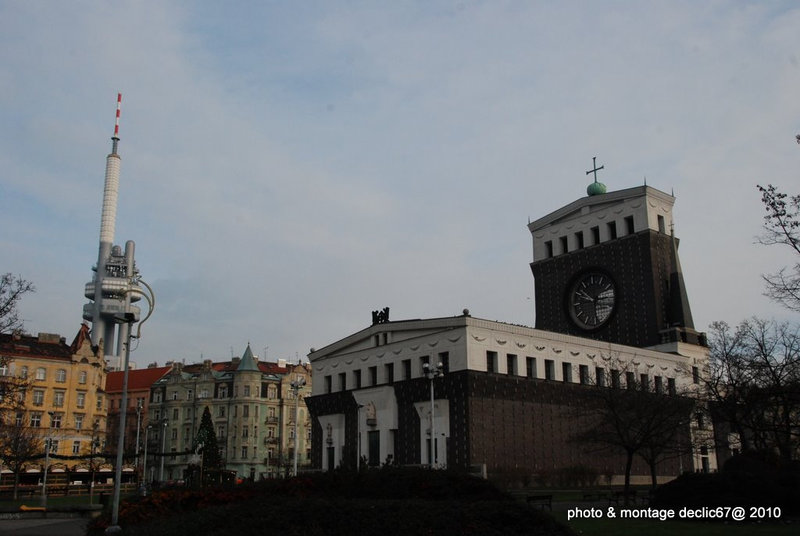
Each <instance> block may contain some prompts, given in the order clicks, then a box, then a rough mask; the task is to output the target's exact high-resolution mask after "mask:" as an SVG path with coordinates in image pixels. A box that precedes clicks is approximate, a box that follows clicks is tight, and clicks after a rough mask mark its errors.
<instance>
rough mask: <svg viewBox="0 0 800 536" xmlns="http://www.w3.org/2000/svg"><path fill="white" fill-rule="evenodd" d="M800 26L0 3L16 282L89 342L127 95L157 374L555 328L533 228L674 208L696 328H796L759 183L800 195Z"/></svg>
mask: <svg viewBox="0 0 800 536" xmlns="http://www.w3.org/2000/svg"><path fill="white" fill-rule="evenodd" d="M798 28H800V4H798V3H797V2H794V1H784V2H781V1H772V2H755V1H753V2H745V1H705V2H697V1H695V0H686V1H680V0H678V1H674V0H671V1H664V2H657V1H653V2H638V1H630V2H625V1H620V2H617V1H607V2H595V1H583V2H579V1H573V2H570V1H565V2H544V1H542V2H535V1H470V0H464V1H437V0H428V1H419V2H412V1H397V2H381V1H363V2H362V1H344V0H342V1H307V2H304V1H298V2H276V1H252V2H249V1H237V2H213V1H186V2H180V1H165V2H156V1H141V2H125V1H120V2H89V1H76V2H57V1H55V0H53V1H44V0H42V1H32V2H23V1H14V0H0V202H2V210H0V229H2V231H0V273H5V272H12V273H14V274H19V275H21V276H23V277H24V278H25V279H28V280H30V281H32V282H33V283H34V284H35V285H36V289H37V290H36V293H35V294H30V295H27V296H25V298H24V300H23V302H22V303H21V305H20V312H21V316H22V318H23V319H24V321H25V328H26V330H27V331H29V332H31V333H37V332H49V333H60V334H61V335H63V336H65V337H67V339H68V341H69V340H72V338H73V337H74V335H75V334H76V333H77V331H78V328H79V326H80V323H81V321H82V318H81V313H82V306H83V304H84V303H86V302H87V300H86V298H84V297H83V291H84V285H85V284H86V283H87V282H89V281H90V280H91V276H92V272H91V267H92V266H93V265H94V264H95V262H96V260H97V247H98V239H99V227H100V208H101V204H102V195H103V182H104V173H105V158H106V155H107V154H108V153H109V152H110V150H111V141H110V138H111V135H112V134H113V128H114V116H115V112H116V97H117V93H118V92H121V93H122V95H123V97H122V117H121V122H120V138H121V141H120V143H119V153H120V155H121V158H122V164H121V176H120V191H119V202H118V213H117V222H116V236H115V243H118V244H124V243H125V242H126V241H127V240H134V241H135V242H136V261H137V265H138V268H139V270H140V272H141V274H142V277H143V279H144V281H146V282H147V283H148V284H149V285H151V286H152V287H153V289H154V291H155V294H156V307H155V311H154V313H153V316H152V317H151V318H150V319H149V320H148V321H147V322H146V323H145V324H144V325H143V326H142V337H141V339H140V340H139V341H138V345H137V347H136V348H135V351H134V352H133V354H132V360H133V361H134V362H135V363H137V366H146V365H147V364H149V363H153V362H157V363H159V364H160V365H163V364H164V362H166V361H167V360H183V361H185V362H186V363H193V362H198V361H200V360H201V359H204V358H205V359H214V360H225V359H230V357H231V356H232V355H237V356H238V355H241V354H242V352H243V351H244V349H245V348H246V346H247V344H250V345H251V347H252V349H253V352H254V353H256V354H257V355H258V356H259V357H260V358H261V359H267V360H271V361H274V360H277V359H279V358H285V359H288V360H290V361H296V360H298V359H304V358H305V356H306V355H307V353H308V352H309V349H310V348H321V347H323V346H325V345H327V344H330V343H332V342H335V341H336V340H339V339H341V338H343V337H345V336H347V335H349V334H351V333H353V332H355V331H358V330H360V329H363V328H365V327H367V326H369V324H371V319H372V317H371V311H373V310H376V309H382V308H383V307H390V308H391V313H390V318H391V319H392V320H400V319H409V318H427V317H444V316H455V315H459V314H461V311H462V310H463V309H464V308H468V309H469V310H470V312H471V314H472V315H473V316H475V317H479V318H485V319H489V320H500V321H503V322H509V323H514V324H523V325H533V323H534V318H535V317H534V314H535V311H534V305H533V303H534V302H533V278H532V275H531V271H530V267H529V263H530V262H531V260H532V255H533V253H532V245H531V236H530V232H529V231H528V229H527V223H528V221H530V220H535V219H538V218H540V217H542V216H544V215H546V214H548V213H550V212H552V211H554V210H556V209H558V208H559V207H561V206H563V205H565V204H567V203H569V202H571V201H574V200H575V199H578V198H580V197H583V196H584V195H585V194H586V186H587V185H588V184H589V181H590V178H589V177H587V176H586V170H589V169H591V168H592V157H595V156H596V157H597V164H598V165H603V166H604V169H603V170H602V171H601V172H600V173H599V175H598V179H599V180H600V181H601V182H604V183H605V184H606V185H607V186H608V189H609V190H617V189H623V188H628V187H632V186H638V185H641V184H642V183H643V182H644V181H645V180H646V182H647V184H648V185H649V186H652V187H655V188H658V189H659V190H662V191H664V192H667V193H674V195H675V197H676V203H675V209H674V214H675V216H674V217H675V233H676V235H677V236H678V237H679V238H680V239H681V247H680V255H681V264H682V267H683V270H684V276H685V280H686V285H687V290H688V294H689V298H690V300H691V304H692V312H693V316H694V320H695V324H696V327H697V328H698V329H700V330H705V329H707V328H708V325H709V324H710V323H711V322H714V321H718V320H724V321H727V322H728V323H730V324H737V323H738V322H740V321H741V320H743V319H745V318H747V317H750V316H752V315H758V316H762V317H766V318H776V319H788V320H796V318H794V319H793V318H792V317H791V316H790V315H789V313H787V312H786V311H785V310H783V309H781V308H780V307H779V306H778V305H776V304H773V303H771V302H770V301H769V300H768V299H767V298H765V297H764V296H763V295H762V292H763V285H762V282H761V274H763V273H770V272H774V271H777V270H778V269H779V268H781V267H783V266H786V265H790V264H793V263H794V262H795V260H794V259H793V258H792V256H791V255H790V252H789V251H788V250H782V249H781V248H780V247H778V246H772V247H766V246H763V245H759V244H758V243H757V240H756V237H757V236H758V235H759V233H760V232H761V225H762V223H763V215H764V210H763V208H762V206H761V202H760V196H759V192H758V190H757V189H756V185H757V184H767V183H772V184H775V185H776V186H778V187H779V188H780V189H782V190H784V191H786V192H789V193H795V194H796V193H798V186H799V185H800V181H798V175H800V146H798V144H797V143H796V141H795V135H796V134H797V133H799V132H800V98H798V97H800V31H798Z"/></svg>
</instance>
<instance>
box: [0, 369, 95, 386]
mask: <svg viewBox="0 0 800 536" xmlns="http://www.w3.org/2000/svg"><path fill="white" fill-rule="evenodd" d="M6 373H7V369H6V367H2V368H0V376H5V375H6ZM28 375H29V370H28V366H27V365H23V366H22V367H20V369H19V377H20V378H22V379H27V378H28ZM87 378H88V374H87V372H86V371H85V370H81V371H80V372H78V383H81V384H83V383H86V380H87ZM33 379H34V380H37V381H46V380H47V368H45V367H37V368H36V370H35V371H34V375H33ZM56 382H58V383H66V382H67V369H58V370H56Z"/></svg>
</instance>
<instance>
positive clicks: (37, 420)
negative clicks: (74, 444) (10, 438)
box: [16, 411, 100, 430]
mask: <svg viewBox="0 0 800 536" xmlns="http://www.w3.org/2000/svg"><path fill="white" fill-rule="evenodd" d="M43 417H44V414H43V413H40V412H36V411H34V412H32V413H31V415H30V422H29V425H30V427H31V428H41V427H42V424H43V423H42V419H43ZM72 417H73V420H74V421H75V429H76V430H83V423H84V421H85V418H86V415H84V414H83V413H74V414H73V415H72ZM24 423H25V414H24V413H22V412H17V414H16V425H17V426H23V425H24ZM66 424H67V423H66V422H65V419H64V414H63V413H53V414H52V415H51V416H50V428H63V427H66ZM95 426H97V427H99V426H100V419H95Z"/></svg>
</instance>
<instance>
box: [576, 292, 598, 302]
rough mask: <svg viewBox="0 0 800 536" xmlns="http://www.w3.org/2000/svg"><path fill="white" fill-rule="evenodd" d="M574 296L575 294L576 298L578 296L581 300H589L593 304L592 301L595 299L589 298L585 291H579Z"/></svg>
mask: <svg viewBox="0 0 800 536" xmlns="http://www.w3.org/2000/svg"><path fill="white" fill-rule="evenodd" d="M576 294H577V295H578V296H580V297H581V298H584V299H586V300H589V301H590V302H593V301H595V299H594V298H592V297H591V296H589V294H587V293H586V291H585V290H579V291H578V292H576Z"/></svg>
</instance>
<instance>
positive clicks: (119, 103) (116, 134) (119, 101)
mask: <svg viewBox="0 0 800 536" xmlns="http://www.w3.org/2000/svg"><path fill="white" fill-rule="evenodd" d="M121 110H122V93H117V118H116V120H115V121H114V136H113V137H112V138H111V141H112V142H113V145H112V147H111V153H112V154H117V143H118V142H119V115H120V111H121Z"/></svg>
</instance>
